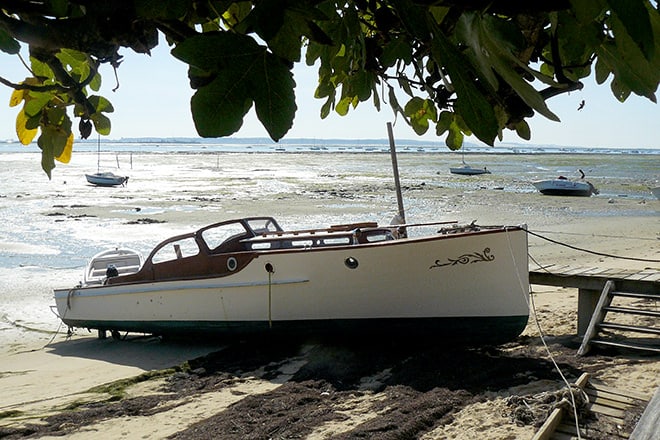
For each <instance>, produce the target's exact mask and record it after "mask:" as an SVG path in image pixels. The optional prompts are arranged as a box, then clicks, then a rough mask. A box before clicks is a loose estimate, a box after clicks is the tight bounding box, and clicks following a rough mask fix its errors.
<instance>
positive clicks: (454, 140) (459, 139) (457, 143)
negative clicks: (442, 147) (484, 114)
mask: <svg viewBox="0 0 660 440" xmlns="http://www.w3.org/2000/svg"><path fill="white" fill-rule="evenodd" d="M463 138H464V137H463V133H462V132H461V129H460V128H459V127H458V125H457V124H456V123H453V122H452V123H451V125H450V126H449V133H447V138H446V139H445V144H446V145H447V146H448V147H449V149H450V150H453V151H456V150H459V149H460V148H461V147H462V146H463Z"/></svg>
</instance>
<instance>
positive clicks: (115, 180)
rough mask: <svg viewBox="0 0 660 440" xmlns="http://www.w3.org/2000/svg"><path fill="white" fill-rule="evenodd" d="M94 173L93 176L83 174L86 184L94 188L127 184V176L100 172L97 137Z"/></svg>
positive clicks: (99, 153)
mask: <svg viewBox="0 0 660 440" xmlns="http://www.w3.org/2000/svg"><path fill="white" fill-rule="evenodd" d="M96 155H97V158H96V173H94V174H85V178H86V179H87V182H89V183H91V184H92V185H96V186H119V185H122V186H124V185H126V184H127V183H128V177H127V176H118V175H116V174H114V173H111V172H109V171H106V172H101V136H100V135H99V140H98V143H97V146H96Z"/></svg>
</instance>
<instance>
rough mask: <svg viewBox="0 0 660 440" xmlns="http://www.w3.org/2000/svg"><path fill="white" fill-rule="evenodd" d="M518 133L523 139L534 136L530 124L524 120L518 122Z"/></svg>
mask: <svg viewBox="0 0 660 440" xmlns="http://www.w3.org/2000/svg"><path fill="white" fill-rule="evenodd" d="M516 133H518V136H520V137H521V138H522V139H525V140H527V141H528V140H530V139H531V138H532V132H531V130H530V129H529V125H528V124H527V122H526V121H524V120H523V121H520V122H518V123H517V124H516Z"/></svg>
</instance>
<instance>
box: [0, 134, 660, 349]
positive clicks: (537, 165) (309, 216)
mask: <svg viewBox="0 0 660 440" xmlns="http://www.w3.org/2000/svg"><path fill="white" fill-rule="evenodd" d="M0 148H1V145H0ZM180 148H181V147H180ZM28 151H33V150H28ZM460 161H461V156H460V155H457V154H455V153H453V154H452V153H447V152H445V151H444V150H443V151H442V152H436V151H434V152H417V151H415V152H404V153H403V154H400V155H399V157H398V162H399V171H400V174H401V183H402V186H403V188H404V191H403V192H404V201H405V205H406V215H407V220H408V222H427V221H442V220H458V221H465V222H469V221H472V220H474V219H479V221H480V222H481V223H485V222H493V223H499V222H509V223H511V224H519V223H527V224H531V225H534V226H537V227H543V226H544V225H545V224H548V223H552V222H557V221H558V220H557V219H558V218H559V217H561V218H562V219H566V218H568V219H580V218H583V217H589V216H601V217H607V216H621V215H632V216H649V215H651V216H657V215H658V202H657V201H655V200H654V199H652V195H651V194H650V192H649V191H648V187H649V186H652V185H657V180H658V179H659V178H660V175H659V173H660V171H659V170H660V155H658V154H616V155H607V154H606V155H603V154H566V153H565V154H531V155H530V154H491V153H483V154H469V155H466V162H468V163H470V164H471V165H473V166H487V167H488V169H489V170H491V171H492V174H489V175H482V176H472V177H470V176H456V175H452V174H450V173H449V167H450V166H456V165H458V164H460ZM117 165H119V167H120V168H119V169H117ZM96 167H97V155H96V153H95V152H94V151H88V152H76V153H74V156H73V159H72V162H71V163H70V164H67V165H63V164H59V163H58V164H57V168H56V169H55V170H54V171H53V178H52V180H48V178H47V177H46V175H45V174H44V173H43V172H42V171H41V169H40V156H39V154H37V153H35V152H2V150H1V149H0V178H1V179H2V182H3V185H2V187H1V189H0V220H1V223H0V338H1V337H2V332H4V331H10V330H11V329H14V330H15V329H16V328H24V327H27V328H30V329H42V330H50V331H53V330H55V329H56V328H57V326H58V321H57V319H56V318H55V316H54V315H53V314H52V313H51V312H50V310H49V306H50V305H52V304H53V301H52V289H53V288H56V287H68V286H73V285H75V284H76V283H77V282H78V281H79V280H80V278H81V275H82V269H83V267H84V265H85V263H86V261H87V260H88V259H89V258H90V257H91V256H92V255H94V254H95V253H96V252H98V251H99V250H102V249H105V248H108V247H114V246H122V247H130V248H134V249H137V250H139V251H141V252H143V253H145V254H147V253H148V252H149V251H150V249H151V248H152V247H153V246H154V245H155V244H157V243H158V242H160V241H161V240H163V239H165V238H167V237H169V236H171V235H174V234H178V233H181V232H187V231H190V230H192V229H195V228H198V227H200V226H203V225H205V224H208V223H212V222H216V221H221V220H225V219H229V218H234V217H242V216H250V215H272V216H274V217H276V218H277V219H278V220H279V221H280V223H281V224H282V225H283V226H284V227H285V228H286V227H322V226H328V225H330V224H338V223H349V222H354V221H378V222H380V223H389V221H390V219H391V218H392V217H393V215H394V214H395V213H396V212H397V202H396V196H395V192H394V182H393V178H392V164H391V161H390V155H389V153H386V152H370V153H366V152H361V153H350V152H347V151H336V152H322V153H319V152H316V151H287V152H285V153H275V152H252V151H248V150H247V149H245V148H244V149H243V150H242V151H238V152H222V151H200V150H199V149H197V150H196V151H195V152H178V153H177V152H162V151H161V150H159V149H158V148H155V147H151V148H148V147H144V146H139V145H138V146H133V150H130V151H126V150H122V151H121V152H120V153H117V154H115V153H103V154H102V156H101V168H102V170H112V171H113V172H115V173H117V174H126V175H128V176H130V180H129V182H128V185H127V186H126V187H118V188H99V187H93V186H91V185H89V184H87V182H86V181H85V178H84V173H86V172H88V173H89V172H96ZM578 168H581V169H583V170H584V171H585V173H587V178H588V180H590V181H592V183H594V185H596V186H597V187H598V188H599V189H600V190H601V195H600V196H598V197H592V198H587V199H585V198H577V199H575V198H548V197H547V196H541V195H539V194H538V193H536V190H535V189H534V187H533V186H532V185H531V183H530V182H532V181H533V180H537V179H545V178H551V177H556V176H557V175H559V174H563V175H565V176H569V177H577V175H578V173H577V169H578ZM612 200H614V202H615V203H612ZM144 219H149V220H150V221H157V222H162V223H144V222H143V221H144ZM140 221H142V222H140ZM561 221H563V220H561ZM430 229H431V228H427V230H426V231H422V232H429V231H430Z"/></svg>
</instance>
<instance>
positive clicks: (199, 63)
mask: <svg viewBox="0 0 660 440" xmlns="http://www.w3.org/2000/svg"><path fill="white" fill-rule="evenodd" d="M265 51H266V48H264V47H263V46H260V45H258V44H257V42H256V41H254V40H253V39H252V38H250V37H247V36H245V35H238V34H232V33H229V32H219V33H215V34H210V35H209V34H203V35H196V36H194V37H191V38H188V39H186V40H184V41H182V42H181V43H179V44H178V45H177V46H176V47H175V48H174V49H172V55H174V56H175V57H176V58H178V59H180V60H181V61H183V62H185V63H187V64H190V65H191V66H195V67H197V68H199V69H202V70H205V71H210V72H218V71H220V70H221V69H225V68H227V69H232V70H236V71H238V70H241V69H245V68H246V67H249V66H250V65H252V64H253V63H254V62H255V58H259V57H262V56H263V54H264V52H265Z"/></svg>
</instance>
